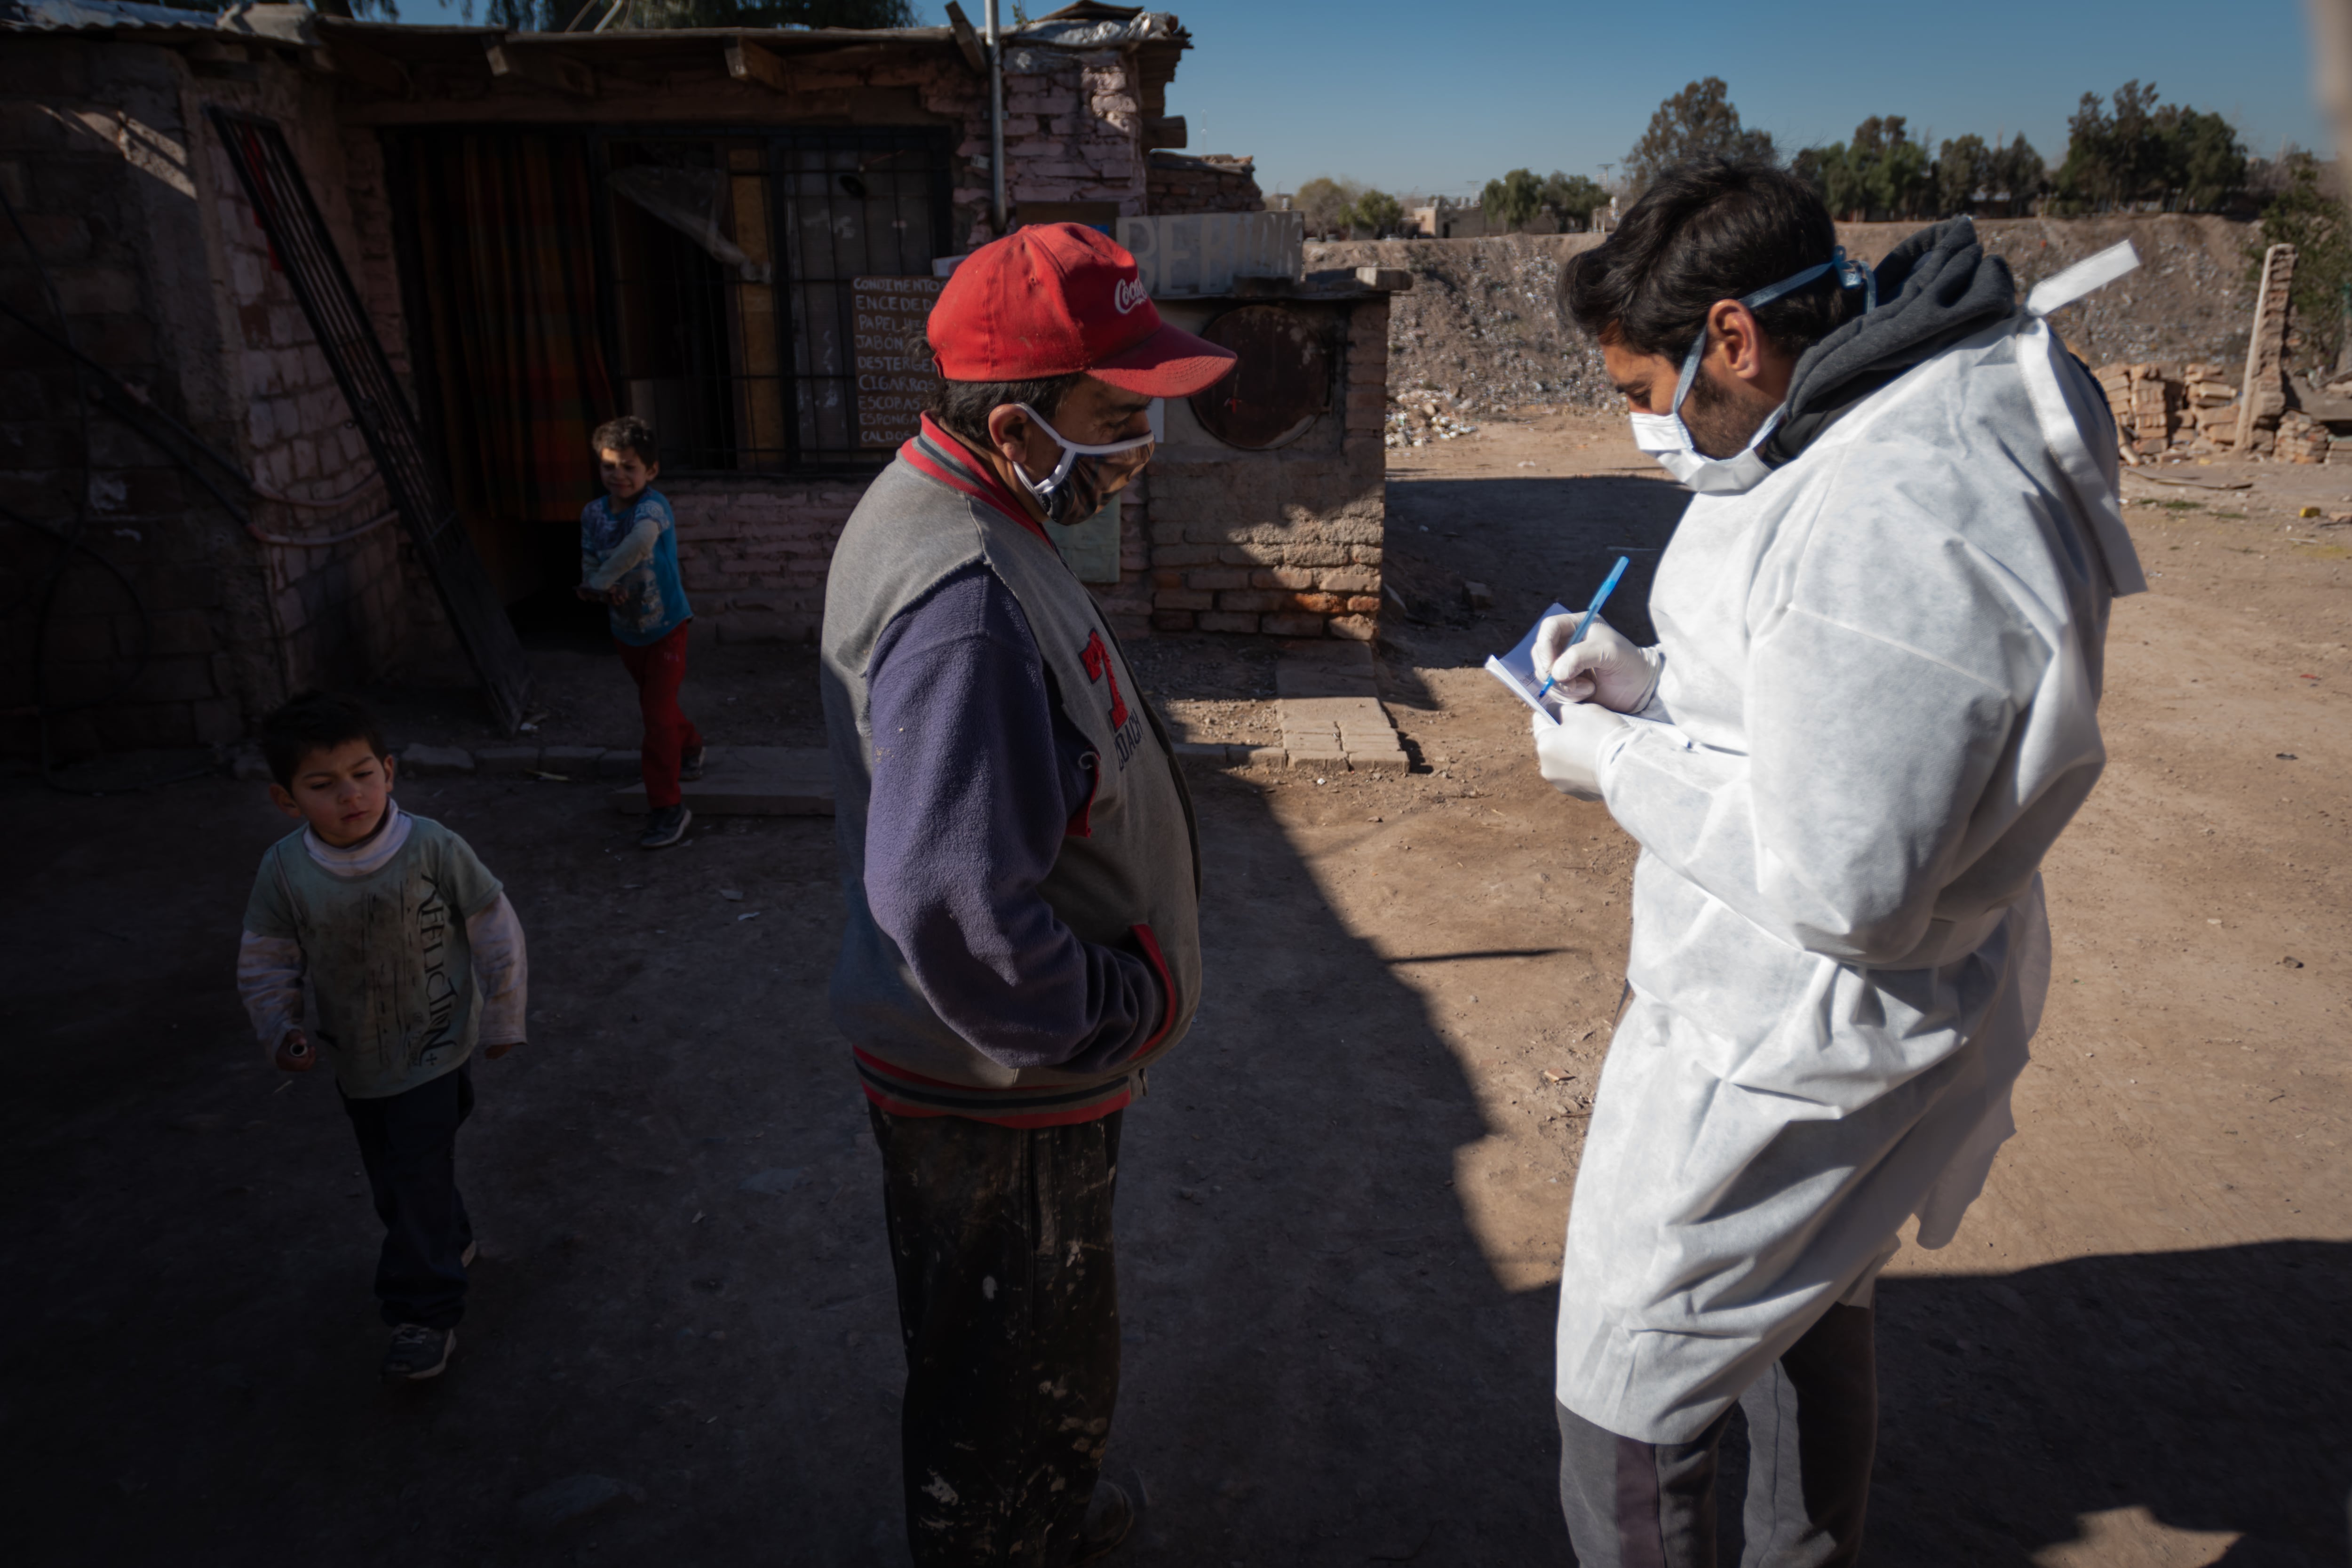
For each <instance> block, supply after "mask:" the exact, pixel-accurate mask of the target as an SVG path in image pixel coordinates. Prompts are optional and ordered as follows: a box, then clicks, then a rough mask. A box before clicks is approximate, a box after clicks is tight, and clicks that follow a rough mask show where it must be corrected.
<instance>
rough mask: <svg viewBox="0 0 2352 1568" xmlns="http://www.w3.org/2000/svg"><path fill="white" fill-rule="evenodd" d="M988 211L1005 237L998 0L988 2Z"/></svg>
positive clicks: (1001, 37) (1002, 112)
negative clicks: (997, 20) (997, 24)
mask: <svg viewBox="0 0 2352 1568" xmlns="http://www.w3.org/2000/svg"><path fill="white" fill-rule="evenodd" d="M987 4H988V9H987V12H986V13H985V15H986V21H987V26H988V37H987V39H986V42H987V44H988V211H989V220H990V222H991V223H992V225H993V226H994V227H995V229H996V237H997V238H999V239H1003V237H1004V222H1005V208H1004V43H1003V35H1002V34H1000V33H999V32H998V31H997V26H996V0H987Z"/></svg>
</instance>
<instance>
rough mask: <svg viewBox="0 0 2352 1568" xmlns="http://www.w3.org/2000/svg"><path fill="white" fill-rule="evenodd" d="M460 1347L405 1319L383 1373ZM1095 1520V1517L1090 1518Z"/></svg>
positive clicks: (414, 1369) (450, 1336) (412, 1377)
mask: <svg viewBox="0 0 2352 1568" xmlns="http://www.w3.org/2000/svg"><path fill="white" fill-rule="evenodd" d="M456 1348H457V1330H455V1329H428V1328H426V1327H425V1325H424V1324H422V1323H403V1324H401V1325H400V1327H398V1328H396V1329H394V1330H393V1331H392V1348H391V1349H390V1350H388V1351H386V1352H383V1375H384V1376H386V1377H387V1378H405V1379H406V1380H408V1381H409V1382H411V1383H415V1382H418V1381H420V1380H422V1379H424V1378H428V1377H438V1376H440V1375H441V1372H442V1369H443V1368H444V1367H446V1366H447V1365H448V1364H449V1352H451V1351H453V1350H455V1349H456ZM1088 1522H1089V1523H1092V1522H1093V1521H1092V1520H1091V1519H1089V1520H1088Z"/></svg>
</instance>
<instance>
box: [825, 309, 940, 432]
mask: <svg viewBox="0 0 2352 1568" xmlns="http://www.w3.org/2000/svg"><path fill="white" fill-rule="evenodd" d="M947 286H948V280H947V279H944V278H853V279H850V280H849V306H850V310H851V311H852V312H853V314H854V316H855V318H856V321H855V325H854V326H853V328H852V330H851V333H850V350H851V353H852V354H853V355H854V356H855V358H856V365H857V444H858V445H859V446H861V447H885V448H887V447H896V446H898V443H900V442H901V441H904V440H906V439H908V437H911V436H913V435H914V434H915V432H916V430H917V429H918V428H919V426H921V423H922V414H923V404H924V402H925V400H926V399H927V398H929V395H930V390H931V384H932V383H933V382H934V381H936V380H937V379H938V374H937V373H936V372H935V371H933V370H932V368H931V364H930V362H929V360H926V359H918V358H913V357H910V356H909V355H908V353H907V348H908V344H909V343H910V342H916V341H918V340H919V339H920V338H921V336H922V332H923V323H924V322H925V321H928V320H929V317H930V314H931V307H932V306H933V305H934V304H936V303H937V302H938V301H939V298H940V289H944V288H946V287H947Z"/></svg>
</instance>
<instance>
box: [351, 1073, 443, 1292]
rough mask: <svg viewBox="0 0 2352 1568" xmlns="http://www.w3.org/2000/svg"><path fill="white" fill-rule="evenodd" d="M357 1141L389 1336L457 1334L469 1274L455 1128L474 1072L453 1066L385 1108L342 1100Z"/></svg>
mask: <svg viewBox="0 0 2352 1568" xmlns="http://www.w3.org/2000/svg"><path fill="white" fill-rule="evenodd" d="M343 1109H344V1110H346V1111H348V1112H350V1113H351V1118H352V1131H354V1132H356V1133H358V1134H359V1138H360V1163H362V1165H364V1166H366V1167H367V1177H368V1186H369V1188H370V1189H371V1190H372V1191H373V1193H374V1194H375V1212H376V1217H377V1218H379V1219H381V1220H383V1256H382V1257H381V1258H378V1259H377V1261H376V1266H375V1294H376V1299H377V1300H379V1301H381V1302H382V1303H383V1321H385V1322H387V1323H390V1324H392V1325H393V1326H394V1328H397V1327H399V1326H400V1325H401V1324H403V1323H422V1324H424V1325H425V1327H426V1328H428V1329H454V1328H456V1327H457V1320H458V1319H460V1318H462V1317H464V1316H465V1315H466V1266H465V1265H464V1264H463V1263H460V1262H459V1261H458V1258H460V1257H462V1256H463V1255H464V1253H465V1250H466V1248H467V1247H470V1246H472V1245H473V1241H474V1226H473V1222H472V1221H470V1220H468V1219H467V1217H466V1200H465V1199H464V1198H462V1197H459V1196H458V1195H457V1124H458V1123H459V1122H461V1121H465V1120H466V1118H467V1117H468V1116H471V1115H472V1114H473V1113H474V1064H473V1063H472V1062H470V1061H467V1062H461V1063H459V1064H458V1066H457V1070H455V1071H454V1072H445V1073H443V1074H442V1075H441V1076H440V1077H439V1078H436V1079H432V1080H431V1081H430V1082H426V1083H420V1084H418V1085H417V1086H416V1087H415V1089H409V1090H406V1091H405V1092H404V1093H401V1094H393V1095H386V1096H385V1097H384V1098H383V1099H382V1100H352V1099H350V1098H348V1097H346V1098H345V1099H344V1100H343Z"/></svg>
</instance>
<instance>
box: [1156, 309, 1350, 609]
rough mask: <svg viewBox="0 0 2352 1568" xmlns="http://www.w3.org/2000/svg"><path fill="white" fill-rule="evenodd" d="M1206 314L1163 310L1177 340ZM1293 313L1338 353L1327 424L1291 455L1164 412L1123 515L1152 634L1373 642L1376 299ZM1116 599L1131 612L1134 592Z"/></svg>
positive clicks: (1302, 440) (1174, 412)
mask: <svg viewBox="0 0 2352 1568" xmlns="http://www.w3.org/2000/svg"><path fill="white" fill-rule="evenodd" d="M1213 308H1214V307H1193V308H1191V309H1187V308H1185V307H1182V306H1178V305H1174V304H1172V303H1171V302H1168V301H1163V302H1162V313H1163V314H1164V315H1167V316H1169V317H1170V318H1171V319H1175V320H1178V321H1180V324H1183V325H1187V326H1191V325H1195V324H1197V323H1196V322H1195V321H1192V320H1191V319H1190V318H1192V317H1193V316H1199V317H1201V318H1203V319H1205V317H1206V316H1207V315H1208V313H1209V311H1210V310H1213ZM1293 308H1294V309H1297V310H1299V311H1300V312H1301V313H1302V314H1306V315H1308V316H1310V317H1317V318H1320V319H1323V320H1325V321H1328V322H1330V324H1331V330H1330V332H1329V336H1330V338H1331V339H1333V340H1335V341H1336V342H1339V343H1340V344H1343V345H1344V347H1343V348H1342V351H1341V353H1340V354H1339V364H1338V366H1337V369H1336V384H1335V386H1334V388H1333V395H1332V406H1331V410H1330V412H1329V413H1328V414H1326V415H1324V416H1323V417H1322V418H1321V419H1320V420H1319V421H1318V424H1317V426H1316V427H1315V428H1312V429H1310V430H1309V431H1308V432H1307V434H1306V435H1305V436H1304V437H1300V438H1299V440H1297V442H1295V443H1294V444H1293V445H1291V446H1289V447H1281V448H1278V449H1276V450H1274V451H1267V452H1244V451H1240V450H1237V449H1235V448H1233V447H1225V446H1223V445H1221V444H1219V443H1217V442H1216V441H1215V440H1214V438H1213V437H1210V436H1208V435H1207V434H1206V432H1204V431H1202V430H1201V429H1200V427H1199V426H1197V425H1196V424H1194V423H1193V422H1192V420H1191V419H1190V417H1189V413H1188V412H1187V413H1185V414H1184V415H1183V416H1181V417H1180V416H1179V412H1178V411H1177V410H1172V409H1171V415H1170V421H1171V429H1170V439H1169V442H1168V444H1167V445H1166V446H1163V447H1161V448H1160V451H1159V452H1158V453H1157V454H1156V455H1155V457H1154V458H1153V461H1152V465H1151V467H1150V469H1149V470H1147V472H1146V473H1145V475H1144V477H1143V479H1142V481H1141V489H1142V494H1141V495H1140V496H1139V498H1138V499H1139V502H1140V504H1139V505H1132V506H1130V507H1129V513H1130V515H1133V516H1135V517H1136V519H1137V522H1138V523H1139V527H1140V532H1141V538H1140V539H1139V541H1138V542H1137V548H1136V549H1135V551H1134V554H1133V555H1131V556H1130V559H1134V558H1136V557H1139V556H1141V555H1142V554H1143V553H1144V550H1145V549H1146V548H1148V552H1149V557H1148V558H1149V571H1150V600H1149V615H1150V624H1151V625H1152V626H1155V627H1157V628H1159V629H1160V630H1162V631H1204V632H1254V633H1260V634H1264V635H1266V636H1272V637H1350V638H1354V639H1356V640H1359V641H1370V640H1371V639H1372V637H1375V636H1376V635H1378V631H1379V617H1380V611H1381V540H1382V537H1383V533H1384V531H1385V528H1386V520H1387V506H1386V498H1385V487H1386V483H1387V468H1386V461H1385V454H1384V451H1383V448H1382V447H1381V421H1382V419H1383V418H1384V416H1385V411H1386V405H1387V404H1386V400H1387V384H1388V318H1389V301H1388V298H1387V296H1386V295H1373V296H1370V297H1369V298H1364V299H1360V300H1351V301H1349V302H1347V303H1345V304H1323V305H1307V304H1296V303H1295V304H1294V306H1293ZM1120 593H1121V594H1122V595H1124V599H1123V603H1124V604H1126V605H1129V606H1130V608H1129V613H1130V614H1136V613H1139V612H1140V611H1141V609H1142V597H1141V595H1140V593H1139V592H1135V593H1130V592H1129V591H1128V589H1127V585H1126V584H1121V589H1120Z"/></svg>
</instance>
